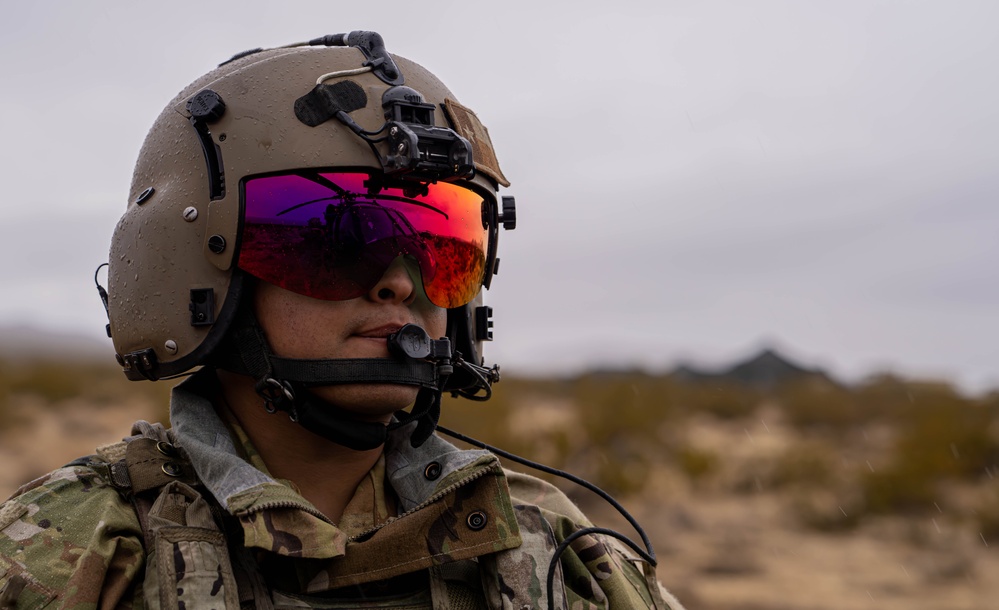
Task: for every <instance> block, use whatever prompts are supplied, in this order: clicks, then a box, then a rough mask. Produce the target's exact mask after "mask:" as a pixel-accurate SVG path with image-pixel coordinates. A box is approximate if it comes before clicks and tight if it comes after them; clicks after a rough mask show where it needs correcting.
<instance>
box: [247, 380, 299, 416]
mask: <svg viewBox="0 0 999 610" xmlns="http://www.w3.org/2000/svg"><path fill="white" fill-rule="evenodd" d="M254 389H255V390H256V391H257V394H258V395H259V396H260V397H261V398H263V399H264V409H265V410H266V411H267V412H268V413H276V412H278V411H288V413H290V414H291V416H292V420H293V421H294V420H296V419H298V417H297V414H296V413H295V391H294V390H293V389H292V387H291V384H290V383H288V382H286V381H285V382H281V381H278V380H277V379H274V378H273V377H264V378H263V379H260V380H258V381H257V384H256V386H255V387H254Z"/></svg>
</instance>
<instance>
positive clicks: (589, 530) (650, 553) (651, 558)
mask: <svg viewBox="0 0 999 610" xmlns="http://www.w3.org/2000/svg"><path fill="white" fill-rule="evenodd" d="M437 429H438V430H440V431H441V432H443V433H444V434H447V435H448V436H450V437H452V438H456V439H458V440H460V441H463V442H465V443H468V444H469V445H472V446H475V447H478V448H480V449H485V450H486V451H490V452H492V453H495V454H496V455H498V456H500V457H505V458H506V459H508V460H512V461H514V462H517V463H518V464H523V465H524V466H527V467H529V468H533V469H535V470H540V471H541V472H546V473H548V474H553V475H555V476H559V477H562V478H563V479H566V480H569V481H572V482H573V483H575V484H577V485H579V486H581V487H585V488H586V489H589V490H590V491H592V492H593V493H595V494H597V495H598V496H600V497H601V498H603V499H604V500H606V501H607V503H608V504H610V505H611V506H613V507H614V508H615V509H616V510H617V511H618V512H619V513H621V516H623V517H624V518H625V519H627V520H628V523H630V524H631V527H633V528H635V531H636V532H637V533H638V535H639V536H641V538H642V543H643V544H644V545H645V549H646V551H647V552H646V551H643V550H642V549H641V548H640V547H639V546H638V544H636V543H635V541H634V540H632V539H630V538H628V537H627V536H625V535H624V534H621V533H620V532H616V531H614V530H611V529H607V528H603V527H585V528H583V529H580V530H577V531H575V532H573V533H572V534H570V535H569V536H566V538H565V540H563V541H562V543H561V544H559V545H558V547H556V548H555V554H554V555H553V556H552V560H551V563H550V564H548V607H549V610H553V609H554V608H555V600H554V598H553V596H554V587H555V567H556V566H557V565H558V561H559V558H560V557H561V556H562V553H564V552H565V550H566V549H567V548H569V545H570V544H572V543H573V542H574V541H575V540H576V539H578V538H580V537H582V536H586V535H588V534H604V535H606V536H611V537H612V538H616V539H618V540H620V541H621V542H623V543H625V544H626V545H628V547H629V548H630V549H631V550H633V551H635V553H636V554H637V555H638V556H639V557H641V558H642V559H644V560H645V561H647V562H649V563H650V564H651V565H653V566H655V565H656V564H657V561H656V552H655V550H654V549H653V548H652V541H651V540H649V537H648V535H646V533H645V530H644V529H642V526H641V525H639V524H638V521H636V520H635V518H634V517H632V516H631V513H629V512H628V511H627V510H625V508H624V507H623V506H621V504H620V503H619V502H618V501H617V500H615V499H614V498H613V497H612V496H611V495H610V494H609V493H607V492H606V491H604V490H602V489H600V488H599V487H597V486H596V485H594V484H593V483H590V482H589V481H587V480H585V479H581V478H579V477H577V476H575V475H573V474H569V473H568V472H565V471H563V470H559V469H557V468H552V467H551V466H545V465H544V464H539V463H537V462H532V461H531V460H529V459H527V458H523V457H520V456H519V455H515V454H513V453H510V452H509V451H504V450H502V449H499V448H498V447H493V446H492V445H488V444H486V443H483V442H482V441H480V440H477V439H474V438H472V437H470V436H465V435H464V434H461V433H460V432H455V431H454V430H449V429H448V428H445V427H444V426H441V425H439V424H438V426H437Z"/></svg>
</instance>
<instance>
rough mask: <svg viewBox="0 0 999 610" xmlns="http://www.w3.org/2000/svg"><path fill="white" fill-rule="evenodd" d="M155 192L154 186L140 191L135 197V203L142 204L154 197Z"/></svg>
mask: <svg viewBox="0 0 999 610" xmlns="http://www.w3.org/2000/svg"><path fill="white" fill-rule="evenodd" d="M155 192H156V189H154V188H153V187H149V188H147V189H146V190H144V191H142V192H141V193H139V196H138V197H136V198H135V205H142V204H143V203H145V202H147V201H149V198H150V197H152V196H153V193H155Z"/></svg>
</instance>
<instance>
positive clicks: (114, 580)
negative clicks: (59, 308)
mask: <svg viewBox="0 0 999 610" xmlns="http://www.w3.org/2000/svg"><path fill="white" fill-rule="evenodd" d="M508 185H509V183H508V182H507V180H506V178H505V177H504V176H503V173H502V172H501V171H500V168H499V165H498V163H497V160H496V156H495V154H494V152H493V148H492V145H491V143H490V140H489V135H488V132H487V131H486V129H485V128H484V127H483V126H482V124H481V123H480V122H479V120H478V118H477V117H476V115H475V114H474V113H473V112H472V111H470V110H469V109H467V108H465V107H464V106H462V105H461V104H460V103H458V101H457V100H456V98H455V97H454V95H453V94H452V93H451V92H450V91H448V90H447V89H446V88H445V87H444V85H443V84H442V83H441V82H440V81H439V80H437V78H436V77H434V76H433V75H432V74H431V73H429V72H428V71H427V70H425V69H424V68H422V67H421V66H419V65H417V64H415V63H413V62H411V61H408V60H405V59H403V58H401V57H397V56H393V55H390V54H389V53H388V52H387V51H386V49H385V45H384V43H383V41H382V39H381V37H380V36H378V35H377V34H375V33H372V32H352V33H350V34H339V35H335V36H326V37H323V38H319V39H316V40H313V41H310V42H308V43H301V44H297V45H289V46H286V47H280V48H275V49H267V50H263V49H257V50H254V51H249V52H246V53H241V54H239V55H237V56H236V57H233V58H232V59H230V60H229V61H226V62H224V63H223V64H221V65H220V66H219V67H218V68H217V69H216V70H214V71H212V72H210V73H209V74H207V75H205V76H203V77H201V78H200V79H198V80H197V81H195V82H194V83H193V84H192V85H191V86H189V87H188V88H186V89H185V90H184V91H182V92H181V93H180V94H179V95H178V96H177V97H176V98H175V99H174V100H173V101H172V102H171V103H170V104H169V105H168V106H167V107H166V109H165V110H164V111H163V113H162V114H161V115H160V116H159V118H158V119H157V120H156V122H155V124H154V125H153V127H152V129H151V130H150V132H149V135H148V136H147V138H146V141H145V143H144V145H143V147H142V150H141V152H140V155H139V160H138V163H137V166H136V170H135V174H134V178H133V182H132V188H131V193H130V196H129V199H130V200H129V203H128V207H127V210H126V212H125V214H124V216H123V217H122V219H121V221H120V222H119V224H118V226H117V228H116V230H115V233H114V237H113V239H112V244H111V251H110V264H109V283H108V290H107V292H104V291H103V289H101V293H102V297H103V298H104V300H105V305H106V307H107V308H108V314H109V318H110V324H109V327H108V330H109V334H110V336H111V337H112V339H113V342H114V346H115V351H116V353H117V357H118V362H119V363H120V364H121V365H122V367H123V369H124V372H125V374H126V375H127V376H128V378H129V379H133V380H141V379H149V380H157V379H163V378H171V377H175V376H179V375H183V374H190V372H191V371H192V370H195V369H196V372H194V373H193V375H191V377H190V378H188V379H187V380H185V381H184V382H183V383H181V384H180V385H178V386H177V387H176V388H175V389H174V392H173V396H172V399H171V407H170V408H171V413H170V419H171V423H172V429H170V430H169V431H167V430H165V429H164V428H163V427H161V426H159V425H151V424H148V423H146V422H138V423H137V424H136V426H135V428H134V429H133V432H132V434H133V436H131V437H130V438H128V439H126V440H125V441H124V442H121V443H116V444H112V445H108V446H104V447H100V448H99V449H98V450H97V453H96V454H95V455H92V456H88V457H86V458H81V459H80V460H77V461H75V462H74V463H72V464H70V465H68V466H67V467H65V468H62V469H59V470H57V471H55V472H53V473H51V474H49V475H47V476H45V477H42V478H41V479H39V480H37V481H34V482H32V483H29V484H28V485H26V486H24V487H23V488H22V489H20V490H19V491H18V492H17V494H15V497H14V498H12V499H11V500H9V501H8V502H7V503H5V504H4V505H3V506H2V508H0V584H2V589H0V591H2V592H0V607H2V608H14V607H16V608H41V607H45V606H49V605H52V607H57V608H95V607H96V608H140V607H141V608H186V609H187V610H194V609H199V608H217V609H221V608H225V609H226V610H237V609H238V608H250V607H255V608H310V607H316V608H361V607H364V608H414V609H416V608H428V609H429V608H433V609H438V610H441V609H450V608H454V609H457V608H462V609H464V608H483V609H485V608H488V609H494V610H499V609H501V608H502V609H518V610H520V609H523V608H566V609H584V608H587V609H588V608H610V607H613V608H658V609H661V610H662V609H666V608H674V609H675V608H679V607H680V606H679V604H677V603H676V601H675V600H674V599H673V598H672V597H671V596H669V594H668V593H666V592H665V590H663V589H662V588H661V586H660V585H659V584H658V582H657V581H656V577H655V573H654V570H653V566H652V565H650V563H649V562H648V561H646V559H648V558H647V557H646V559H643V558H642V557H641V556H640V553H636V552H634V551H633V550H632V548H631V547H629V546H627V545H625V544H622V543H621V542H619V541H618V539H617V538H615V537H613V536H607V535H604V534H601V533H598V532H594V531H590V530H587V529H586V528H588V527H590V523H589V522H588V521H587V519H586V517H585V516H584V515H582V514H581V513H580V511H579V510H578V509H577V508H576V507H575V506H574V505H573V504H572V503H571V502H570V501H569V500H568V499H567V498H566V497H565V496H564V495H562V494H561V493H560V492H559V491H557V490H556V489H555V488H554V487H552V486H550V485H548V484H546V483H544V482H542V481H540V480H538V479H535V478H532V477H529V476H525V475H521V474H515V473H512V472H508V471H505V470H504V469H503V468H501V466H500V465H499V462H498V461H497V459H496V457H495V456H494V455H493V454H491V453H489V452H487V451H480V450H459V449H457V448H455V447H454V446H453V445H451V444H449V443H447V442H446V441H444V440H442V439H441V438H439V437H438V436H437V435H436V434H435V433H434V431H435V428H436V424H437V420H438V416H439V414H440V401H441V394H442V392H452V393H454V394H456V395H461V396H466V397H469V398H473V399H483V398H487V397H488V395H489V392H490V384H491V383H492V382H494V381H496V380H497V379H498V369H497V368H496V367H493V368H486V367H485V366H484V361H483V359H482V356H481V346H482V341H484V340H487V339H490V338H491V332H490V330H489V327H490V326H491V323H490V322H489V316H490V314H491V311H490V310H489V308H487V307H484V306H482V301H481V289H482V288H483V287H488V286H489V285H490V282H491V280H492V278H493V274H494V273H495V271H496V268H497V263H498V259H497V257H496V246H497V238H498V232H499V228H500V227H501V226H502V227H505V228H507V229H512V228H514V225H515V207H514V202H513V199H512V198H510V197H503V198H502V199H501V200H498V199H497V191H498V189H499V187H500V186H508ZM563 542H565V543H566V544H562V543H563ZM569 543H571V544H569ZM560 545H561V546H560Z"/></svg>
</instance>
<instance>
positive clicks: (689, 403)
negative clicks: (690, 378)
mask: <svg viewBox="0 0 999 610" xmlns="http://www.w3.org/2000/svg"><path fill="white" fill-rule="evenodd" d="M675 395H676V398H675V402H676V404H678V405H681V406H682V407H683V409H684V410H685V411H687V412H702V413H710V414H712V415H714V416H715V417H718V418H720V419H739V418H742V417H748V416H749V415H752V413H753V411H754V410H755V409H756V407H757V406H758V405H759V404H760V395H759V393H758V392H756V391H755V390H753V389H751V388H748V387H746V386H743V385H740V384H736V383H732V382H727V381H710V382H709V381H696V382H682V383H678V384H676V389H675Z"/></svg>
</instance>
